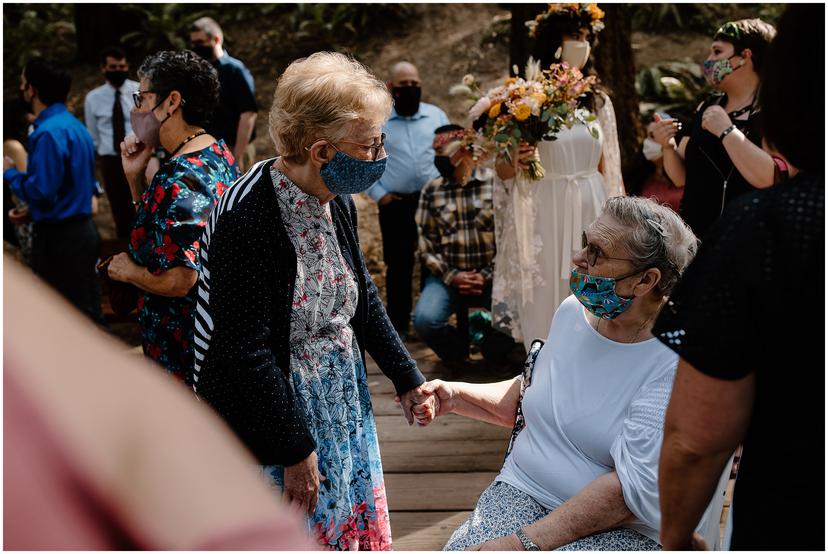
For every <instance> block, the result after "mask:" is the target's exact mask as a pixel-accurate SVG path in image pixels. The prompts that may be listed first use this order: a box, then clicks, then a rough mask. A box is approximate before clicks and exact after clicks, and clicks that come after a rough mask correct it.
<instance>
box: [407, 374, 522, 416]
mask: <svg viewBox="0 0 828 554" xmlns="http://www.w3.org/2000/svg"><path fill="white" fill-rule="evenodd" d="M520 385H521V380H520V379H519V378H514V379H509V380H508V381H500V382H498V383H463V382H458V381H451V382H449V381H441V380H440V379H435V380H433V381H429V382H427V383H425V384H424V385H423V386H422V392H423V393H424V394H427V395H434V396H436V398H437V400H438V402H437V412H436V414H435V416H442V415H446V414H457V415H462V416H466V417H470V418H472V419H476V420H478V421H483V422H486V423H491V424H493V425H499V426H501V427H509V428H511V427H512V426H513V425H514V424H515V417H516V415H517V407H518V400H519V399H520ZM418 408H424V407H423V406H420V407H418ZM414 413H415V416H422V415H423V411H422V410H421V409H417V408H415V410H414ZM426 419H427V421H430V419H429V418H426ZM427 421H425V422H424V423H427Z"/></svg>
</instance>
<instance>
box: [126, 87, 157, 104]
mask: <svg viewBox="0 0 828 554" xmlns="http://www.w3.org/2000/svg"><path fill="white" fill-rule="evenodd" d="M150 92H154V93H158V92H159V91H157V90H136V91H135V92H133V93H132V101H133V102H135V107H136V108H138V109H141V104H143V103H144V100H143V98H142V96H143V95H144V94H148V93H150Z"/></svg>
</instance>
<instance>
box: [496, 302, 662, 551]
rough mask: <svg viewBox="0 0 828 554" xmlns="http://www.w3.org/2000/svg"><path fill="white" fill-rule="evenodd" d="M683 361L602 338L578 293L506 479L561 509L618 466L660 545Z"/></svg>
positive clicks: (542, 371)
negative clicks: (672, 406) (664, 479)
mask: <svg viewBox="0 0 828 554" xmlns="http://www.w3.org/2000/svg"><path fill="white" fill-rule="evenodd" d="M677 365H678V356H677V355H676V354H675V353H674V352H673V351H671V350H670V349H668V348H667V347H665V346H664V345H663V344H661V343H660V342H659V341H658V340H657V339H655V338H653V339H649V340H645V341H642V342H637V343H632V344H624V343H619V342H615V341H612V340H610V339H608V338H606V337H604V336H602V335H601V334H599V333H598V332H597V331H596V330H595V328H593V326H592V325H591V324H590V322H589V321H588V320H587V316H586V312H585V310H584V308H583V307H582V306H581V304H580V303H579V302H578V300H577V299H576V298H575V297H574V296H569V297H568V298H567V299H566V300H564V301H563V303H562V304H561V305H560V307H559V308H558V310H557V312H556V313H555V316H554V318H553V320H552V325H551V327H550V330H549V336H548V338H547V341H546V344H545V345H544V347H543V349H542V350H541V352H540V354H539V356H538V359H537V361H536V363H535V368H534V371H533V374H532V381H531V385H530V386H529V387H528V388H527V389H526V393H525V396H524V398H523V414H524V417H525V420H526V427H525V428H524V429H523V430H522V431H521V432H520V434H519V435H518V436H517V438H516V439H515V442H514V446H513V450H512V452H511V454H510V455H509V457H508V458H507V459H506V463H505V464H504V466H503V469H502V470H501V473H500V475H499V476H498V478H497V480H499V481H504V482H506V483H508V484H510V485H512V486H514V487H517V488H518V489H520V490H522V491H523V492H525V493H527V494H529V495H530V496H532V497H533V498H534V499H535V500H537V501H538V502H539V503H540V504H542V505H543V506H544V507H546V508H548V509H551V510H554V509H555V508H557V507H558V506H560V505H561V504H563V503H564V502H565V501H566V500H568V499H569V498H570V497H572V496H574V495H575V494H577V493H578V492H579V491H580V490H581V489H583V488H584V487H585V486H586V485H588V484H589V483H590V482H591V481H593V480H594V479H596V478H597V477H599V476H601V475H603V474H605V473H607V472H609V471H612V470H615V471H616V472H617V474H618V478H619V480H620V481H621V485H622V488H623V493H624V500H625V502H626V503H627V506H628V508H629V509H630V511H631V512H632V513H633V514H634V515H635V516H636V518H637V519H638V522H636V523H633V524H631V525H629V527H630V528H633V529H635V530H637V531H639V532H640V533H642V534H644V535H647V536H648V537H650V538H652V539H654V540H656V541H658V540H659V538H658V529H659V523H660V521H659V520H660V517H659V504H658V458H659V454H660V450H661V442H662V436H663V428H664V414H665V412H666V408H667V404H668V402H669V400H670V391H671V389H672V383H673V378H674V376H675V371H676V367H677Z"/></svg>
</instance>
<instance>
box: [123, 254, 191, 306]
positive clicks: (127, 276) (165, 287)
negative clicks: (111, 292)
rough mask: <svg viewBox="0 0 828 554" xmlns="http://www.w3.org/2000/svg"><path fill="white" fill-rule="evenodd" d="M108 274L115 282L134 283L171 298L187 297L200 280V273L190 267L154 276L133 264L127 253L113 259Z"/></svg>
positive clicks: (173, 269)
mask: <svg viewBox="0 0 828 554" xmlns="http://www.w3.org/2000/svg"><path fill="white" fill-rule="evenodd" d="M107 273H108V275H109V277H110V279H113V280H115V281H123V282H125V283H132V284H133V285H135V286H136V287H138V288H140V289H142V290H145V291H147V292H151V293H153V294H157V295H159V296H170V297H181V296H187V293H188V292H190V289H191V288H193V285H195V283H196V281H197V280H198V272H197V271H196V270H194V269H190V268H189V267H173V268H171V269H168V270H166V271H163V272H161V273H159V274H158V275H154V274H152V273H150V272H149V271H148V270H147V268H145V267H141V266H140V265H138V264H136V263H135V262H133V261H132V259H131V258H130V257H129V254H127V253H125V252H122V253H120V254H118V255H117V256H114V257H113V258H112V261H111V262H110V263H109V267H108V268H107Z"/></svg>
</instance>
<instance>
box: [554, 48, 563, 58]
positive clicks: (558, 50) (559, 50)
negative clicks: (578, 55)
mask: <svg viewBox="0 0 828 554" xmlns="http://www.w3.org/2000/svg"><path fill="white" fill-rule="evenodd" d="M562 52H563V47H562V46H558V49H557V50H555V59H556V60H560V59H561V53H562Z"/></svg>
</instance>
